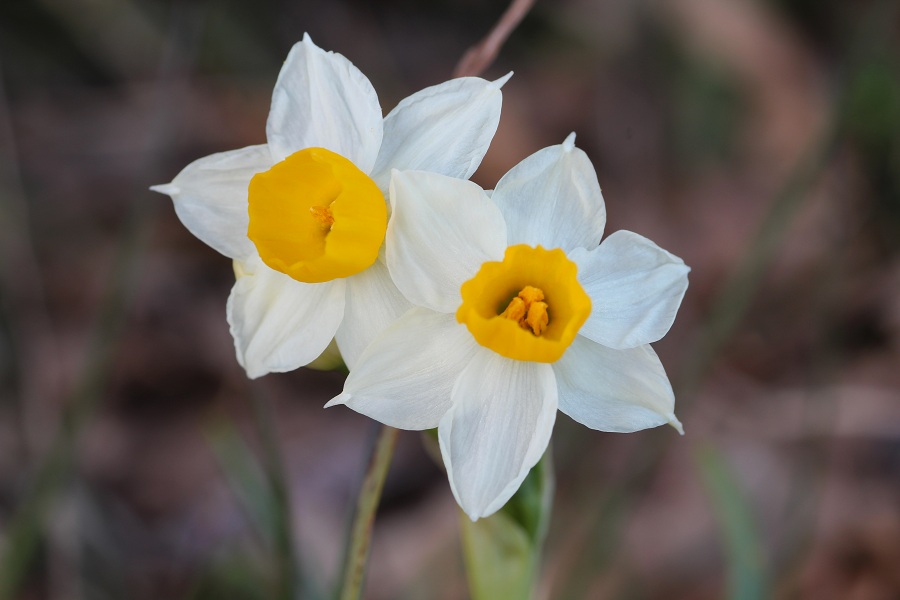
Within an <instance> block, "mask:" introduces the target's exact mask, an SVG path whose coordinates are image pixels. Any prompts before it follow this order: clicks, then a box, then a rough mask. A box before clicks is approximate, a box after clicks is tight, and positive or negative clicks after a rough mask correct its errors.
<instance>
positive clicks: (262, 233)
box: [247, 148, 387, 283]
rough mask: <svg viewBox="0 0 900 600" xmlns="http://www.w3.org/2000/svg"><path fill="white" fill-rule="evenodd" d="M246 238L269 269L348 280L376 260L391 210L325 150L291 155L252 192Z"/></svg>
mask: <svg viewBox="0 0 900 600" xmlns="http://www.w3.org/2000/svg"><path fill="white" fill-rule="evenodd" d="M249 213H250V225H249V228H248V230H247V235H248V237H249V238H250V240H251V241H252V242H253V243H254V244H255V245H256V249H257V251H258V252H259V256H260V258H262V260H263V262H264V263H265V264H266V265H268V266H269V267H270V268H272V269H275V270H276V271H280V272H281V273H284V274H286V275H289V276H290V277H292V278H294V279H296V280H297V281H303V282H305V283H322V282H325V281H331V280H333V279H339V278H342V277H349V276H350V275H354V274H356V273H359V272H360V271H362V270H364V269H366V268H368V267H369V266H371V265H372V264H373V263H374V262H375V260H376V259H377V258H378V249H379V248H380V247H381V243H382V242H383V241H384V233H385V230H386V228H387V205H386V204H385V201H384V197H383V196H382V194H381V191H380V190H379V189H378V186H377V185H375V182H374V181H372V179H371V178H370V177H369V176H368V175H366V174H365V173H363V172H362V171H360V170H359V169H358V168H357V167H356V165H354V164H353V163H352V162H350V161H349V160H347V159H346V158H344V157H343V156H341V155H339V154H336V153H334V152H331V151H330V150H326V149H324V148H306V149H305V150H300V151H299V152H295V153H294V154H291V155H290V156H288V157H287V158H286V159H284V160H283V161H281V162H279V163H277V164H276V165H275V166H273V167H272V168H271V169H269V170H268V171H264V172H262V173H257V174H256V175H254V177H253V179H251V180H250V187H249Z"/></svg>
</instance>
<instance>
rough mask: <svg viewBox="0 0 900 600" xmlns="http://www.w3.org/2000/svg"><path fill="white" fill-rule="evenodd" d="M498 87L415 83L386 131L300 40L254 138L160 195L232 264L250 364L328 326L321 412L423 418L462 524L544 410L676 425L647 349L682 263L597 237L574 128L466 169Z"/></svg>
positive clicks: (636, 241) (236, 312)
mask: <svg viewBox="0 0 900 600" xmlns="http://www.w3.org/2000/svg"><path fill="white" fill-rule="evenodd" d="M504 81H505V80H500V81H497V82H493V83H491V82H487V81H484V80H481V79H477V78H464V79H457V80H452V81H450V82H447V83H444V84H441V85H439V86H435V87H433V88H428V89H426V90H423V91H422V92H419V93H417V94H414V95H413V96H410V97H409V98H407V99H406V100H404V101H402V102H401V103H400V104H399V105H398V107H397V108H396V109H395V110H394V111H392V112H391V113H390V114H389V115H388V116H387V118H385V119H384V122H383V123H382V121H381V113H380V108H379V106H378V102H377V99H376V97H375V94H374V91H372V89H371V86H370V85H369V83H368V80H366V79H365V77H364V76H363V75H362V74H361V73H359V71H357V70H356V69H355V67H353V65H351V64H350V63H349V62H348V61H347V60H346V59H344V58H343V57H341V56H340V55H335V54H331V53H325V52H323V51H322V50H320V49H319V48H317V47H316V46H314V45H313V44H312V42H311V41H310V40H309V38H304V40H303V41H302V42H301V43H299V44H297V45H296V46H295V47H294V49H293V50H292V51H291V54H290V55H289V57H288V60H287V62H286V64H285V67H284V69H282V72H281V75H280V76H279V79H278V82H277V83H276V87H275V93H274V95H273V102H272V112H271V114H270V116H269V122H268V125H267V136H268V141H269V144H268V146H258V147H253V148H247V149H244V150H238V151H235V152H231V153H224V154H221V155H214V156H212V157H208V158H206V159H201V160H199V161H197V162H195V163H193V164H192V165H189V166H188V167H187V168H186V169H185V170H184V171H182V173H181V174H179V175H178V177H176V178H175V180H174V181H173V182H172V183H171V184H168V185H166V186H160V187H158V188H155V189H157V190H159V191H162V192H165V193H169V194H170V195H172V197H173V199H174V200H175V206H176V211H177V212H178V215H179V217H180V218H181V220H182V221H183V222H184V223H185V225H186V226H187V227H188V228H189V229H190V230H191V231H192V232H193V233H194V234H195V235H197V236H198V237H199V238H200V239H201V240H203V241H205V242H207V243H208V244H209V245H211V246H213V247H214V248H216V249H217V250H219V251H220V252H222V253H223V254H226V255H227V256H230V257H231V258H233V259H234V260H235V273H236V274H237V282H236V284H235V287H234V290H233V291H232V294H231V297H230V298H229V302H228V320H229V323H230V325H231V331H232V334H233V336H234V339H235V346H236V349H237V355H238V360H239V361H240V362H241V364H242V365H243V366H244V367H245V368H246V370H247V373H248V375H249V376H251V377H257V376H259V375H262V374H264V373H267V372H271V371H286V370H290V369H293V368H297V367H299V366H302V365H305V364H308V363H309V362H310V361H312V360H313V359H315V358H316V357H317V356H318V355H319V354H321V353H322V352H323V351H324V350H325V348H326V346H327V345H328V343H329V342H330V341H331V339H332V337H333V338H334V339H335V341H336V343H337V346H338V348H339V349H340V351H341V353H342V355H343V357H344V360H345V362H346V363H347V365H348V366H349V367H350V375H349V377H348V378H347V381H346V383H345V386H344V391H343V393H342V394H340V395H339V396H337V397H336V398H334V399H333V400H332V401H331V402H329V403H328V405H327V406H333V405H336V404H346V405H347V406H349V407H350V408H352V409H354V410H356V411H358V412H360V413H363V414H365V415H368V416H370V417H372V418H374V419H377V420H379V421H381V422H383V423H385V424H388V425H391V426H394V427H399V428H404V429H430V428H435V427H437V429H438V434H439V436H438V437H439V442H440V448H441V453H442V456H443V459H444V463H445V466H446V467H447V472H448V476H449V480H450V485H451V489H452V490H453V494H454V496H455V497H456V499H457V501H458V502H459V504H460V506H461V507H462V508H463V510H465V512H466V513H467V514H468V515H469V516H470V517H471V518H472V519H477V518H479V517H482V516H486V515H489V514H491V513H493V512H494V511H496V510H498V509H499V508H500V507H502V506H503V505H504V504H505V503H506V501H507V500H508V499H509V498H510V497H511V496H512V495H513V494H514V493H515V491H516V490H517V489H518V487H519V485H520V484H521V482H522V480H523V479H524V477H525V476H526V475H527V473H528V471H529V470H530V469H531V467H533V466H534V464H535V463H536V462H537V461H538V460H539V459H540V457H541V456H542V455H543V453H544V451H545V450H546V447H547V444H548V442H549V439H550V434H551V432H552V428H553V424H554V422H555V418H556V411H557V409H559V410H562V411H563V412H565V413H566V414H568V415H569V416H571V417H572V418H574V419H575V420H577V421H579V422H581V423H583V424H585V425H587V426H588V427H591V428H593V429H598V430H603V431H635V430H639V429H644V428H647V427H655V426H657V425H661V424H665V423H669V424H672V425H673V426H674V427H676V428H677V429H679V430H680V428H681V425H680V423H679V422H678V420H677V419H676V417H675V415H674V396H673V394H672V389H671V386H670V385H669V381H668V378H667V377H666V374H665V371H664V370H663V367H662V365H661V364H660V362H659V360H658V358H657V357H656V354H655V353H654V352H653V350H652V348H651V347H650V346H649V344H650V343H651V342H654V341H656V340H658V339H660V338H661V337H662V336H663V335H665V333H666V332H667V331H668V329H669V327H670V326H671V324H672V321H673V319H674V317H675V313H676V311H677V309H678V306H679V304H680V302H681V299H682V297H683V295H684V292H685V290H686V287H687V273H688V271H689V269H688V268H687V267H686V266H685V265H684V263H683V262H682V261H681V260H680V259H678V258H677V257H675V256H673V255H671V254H669V253H668V252H666V251H664V250H662V249H660V248H659V247H657V246H656V245H655V244H653V243H652V242H650V241H649V240H647V239H646V238H643V237H641V236H639V235H637V234H634V233H630V232H626V231H620V232H616V233H614V234H612V235H610V236H608V237H607V238H606V239H605V240H603V241H602V243H601V237H602V234H603V229H604V227H605V221H606V210H605V205H604V202H603V197H602V195H601V192H600V187H599V184H598V182H597V177H596V174H595V172H594V170H593V167H592V166H591V164H590V161H589V160H588V159H587V157H586V155H585V154H584V152H582V151H581V150H579V149H578V148H576V147H575V143H574V135H571V136H569V138H567V139H566V141H565V142H564V143H563V144H561V145H558V146H553V147H550V148H545V149H543V150H541V151H539V152H537V153H535V154H533V155H532V156H530V157H528V158H526V159H525V160H523V161H522V162H521V163H520V164H519V165H517V166H516V167H514V168H513V169H512V170H511V171H510V172H509V173H508V174H507V175H505V176H504V177H503V178H502V179H501V180H500V181H499V182H498V184H497V186H496V188H495V189H494V190H493V192H486V191H484V190H482V189H481V188H480V187H478V186H477V185H475V184H474V183H471V182H469V181H467V179H468V177H469V176H470V175H471V174H472V172H474V170H475V168H476V167H477V166H478V164H479V163H480V161H481V159H482V157H483V155H484V153H485V152H486V150H487V146H488V144H489V142H490V140H491V138H492V137H493V133H494V131H495V129H496V126H497V122H498V119H499V113H500V86H501V85H502V83H503V82H504ZM385 194H386V196H387V199H388V200H389V204H390V216H389V218H388V215H387V213H388V210H387V206H386V205H385V203H384V195H385ZM382 239H383V240H384V244H383V245H382Z"/></svg>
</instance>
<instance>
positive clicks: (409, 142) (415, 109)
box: [372, 77, 508, 192]
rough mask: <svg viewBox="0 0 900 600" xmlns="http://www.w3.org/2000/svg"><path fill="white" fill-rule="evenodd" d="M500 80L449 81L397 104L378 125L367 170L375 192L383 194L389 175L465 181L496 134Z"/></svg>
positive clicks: (476, 166)
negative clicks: (376, 147)
mask: <svg viewBox="0 0 900 600" xmlns="http://www.w3.org/2000/svg"><path fill="white" fill-rule="evenodd" d="M506 79H508V77H506V78H504V79H502V80H499V81H493V82H491V81H485V80H484V79H481V78H478V77H462V78H460V79H452V80H450V81H447V82H444V83H442V84H440V85H435V86H432V87H429V88H425V89H424V90H422V91H420V92H416V93H415V94H413V95H412V96H409V97H407V98H405V99H404V100H402V101H401V102H400V104H398V105H397V107H396V108H395V109H394V110H392V111H391V112H390V114H388V116H387V117H385V119H384V141H383V143H382V145H381V151H380V152H379V153H378V160H377V161H376V162H375V168H374V169H373V170H372V178H373V179H374V180H375V182H376V183H377V184H378V185H379V187H380V188H381V189H382V190H383V191H385V192H386V191H387V189H388V183H389V181H390V177H391V169H401V170H417V171H431V172H433V173H440V174H442V175H449V176H450V177H459V178H461V179H468V178H469V177H471V176H472V173H474V172H475V170H476V169H477V168H478V165H480V164H481V159H482V158H484V155H485V153H486V152H487V149H488V146H489V145H490V143H491V139H492V138H493V137H494V132H496V131H497V124H498V123H499V122H500V103H501V99H502V94H501V92H500V87H501V86H502V85H503V84H504V83H505V82H506Z"/></svg>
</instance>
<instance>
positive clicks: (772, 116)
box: [0, 0, 900, 600]
mask: <svg viewBox="0 0 900 600" xmlns="http://www.w3.org/2000/svg"><path fill="white" fill-rule="evenodd" d="M505 7H506V3H505V2H503V1H499V0H491V1H489V2H488V1H477V0H459V1H456V2H451V1H449V0H439V1H435V2H413V1H412V0H388V1H383V2H368V1H365V0H308V1H306V0H295V1H288V0H258V1H256V2H253V3H249V2H241V1H239V0H217V1H213V0H192V1H176V0H169V1H167V2H165V1H160V0H3V2H0V267H2V272H0V276H2V279H0V598H10V599H12V598H17V599H69V598H72V599H75V598H77V599H98V600H99V599H136V600H143V599H149V600H157V599H198V600H199V599H228V600H231V599H235V600H243V599H247V600H255V599H265V598H271V597H272V593H273V592H272V590H273V586H274V585H275V580H276V578H277V571H278V570H279V569H280V568H282V567H283V564H282V563H280V562H279V561H280V560H283V557H284V556H285V552H287V551H286V548H289V547H288V545H287V544H288V542H292V543H293V548H294V550H293V551H294V552H295V554H296V559H297V564H298V565H299V566H298V569H299V578H300V580H301V582H302V586H303V597H304V598H307V597H308V598H319V597H322V594H323V593H324V592H325V591H327V590H329V589H330V587H331V586H332V584H333V582H334V580H335V577H336V573H337V570H338V565H339V561H340V553H341V547H342V543H343V539H344V535H345V533H344V532H345V528H346V523H347V518H348V515H349V513H350V508H351V506H352V504H353V501H354V498H355V494H356V491H357V487H358V485H359V481H360V477H361V474H362V472H363V469H364V468H365V461H366V456H367V452H368V447H369V445H370V444H371V442H372V438H373V432H374V431H375V429H374V426H373V424H372V423H371V422H370V421H369V420H367V419H366V418H364V417H362V416H360V415H357V414H356V413H354V412H352V411H350V410H349V409H346V408H344V407H338V408H333V409H329V410H322V405H323V404H324V403H325V402H326V401H327V400H328V399H330V398H331V397H332V396H333V395H334V394H336V393H337V392H338V391H339V390H340V387H341V385H342V381H343V376H342V375H341V374H340V373H327V372H316V371H310V370H306V369H301V370H299V371H297V372H294V373H289V374H282V375H269V376H267V377H264V378H263V379H261V380H258V381H256V382H253V383H252V384H251V383H250V382H248V381H247V379H246V377H245V375H244V373H243V371H242V370H241V369H240V367H239V366H238V364H237V362H236V360H235V358H234V350H233V346H232V342H231V339H230V336H229V334H228V328H227V325H226V323H225V300H226V298H227V295H228V292H229V289H230V287H231V285H232V283H233V273H232V268H231V264H230V261H229V260H227V259H226V258H224V257H222V256H220V255H218V254H216V253H215V252H214V251H213V250H211V249H210V248H208V247H206V246H204V245H203V244H202V243H201V242H199V241H198V240H196V239H195V238H194V237H193V236H191V235H190V234H189V233H188V232H187V230H186V229H184V228H183V227H182V226H181V224H180V223H179V222H178V220H177V219H176V217H175V215H174V212H173V210H172V206H171V202H170V200H169V199H168V198H167V197H165V196H162V195H158V194H153V193H152V192H149V191H148V189H147V188H148V186H150V185H152V184H158V183H164V182H167V181H170V180H171V179H172V178H173V177H174V176H175V174H177V173H178V171H179V170H180V169H181V168H182V167H184V166H185V165H187V164H188V163H189V162H190V161H192V160H194V159H196V158H199V157H202V156H206V155H208V154H211V153H213V152H218V151H223V150H229V149H234V148H239V147H243V146H247V145H251V144H258V143H262V142H264V140H265V135H264V131H265V120H266V115H267V112H268V104H269V99H270V94H271V90H272V86H273V84H274V81H275V78H276V76H277V73H278V70H279V68H280V66H281V63H282V61H283V60H284V57H285V56H286V55H287V52H288V50H289V48H290V46H291V45H292V44H293V43H294V42H296V41H298V40H299V39H300V38H301V37H302V35H303V33H304V32H309V33H310V35H311V36H312V38H313V40H315V42H316V43H317V44H318V45H320V46H321V47H323V48H325V49H328V50H335V51H337V52H340V53H342V54H344V55H345V56H347V57H348V58H349V59H350V60H351V61H353V62H354V63H355V64H356V65H357V66H358V67H359V68H360V69H361V70H362V71H363V72H364V73H365V74H366V75H367V76H368V77H369V78H370V79H371V80H372V82H373V84H374V86H375V88H376V89H377V90H378V93H379V98H380V100H381V104H382V107H383V108H384V110H385V112H387V111H388V110H390V108H392V107H393V106H394V105H395V104H396V102H397V101H398V100H399V99H401V98H403V97H404V96H406V95H408V94H410V93H412V92H414V91H416V90H418V89H421V88H422V87H424V86H427V85H432V84H436V83H439V82H441V81H443V80H445V79H446V78H448V77H449V76H450V74H451V72H452V71H453V68H454V65H455V64H456V62H457V61H458V60H459V58H460V57H461V56H462V54H463V53H464V51H465V50H466V49H467V48H468V47H470V46H471V45H472V44H474V43H476V42H477V41H478V40H479V39H480V38H482V37H483V36H484V35H485V34H486V33H487V32H488V31H489V30H490V28H491V27H492V26H493V24H494V23H495V21H496V20H497V19H498V17H499V16H500V14H501V13H502V12H503V10H504V9H505ZM510 70H512V71H515V75H514V77H513V78H512V79H511V80H510V82H509V83H508V84H507V85H506V86H505V87H504V89H503V92H504V98H503V116H502V119H501V123H500V128H499V131H498V132H497V135H496V137H495V139H494V142H493V145H492V147H491V150H490V152H489V153H488V155H487V157H486V159H485V160H484V163H483V165H482V167H481V169H480V170H479V171H478V173H477V174H476V176H475V177H474V179H475V180H476V181H477V182H478V183H480V184H481V185H482V186H484V187H486V188H490V187H493V185H494V184H495V183H496V181H497V180H498V178H499V177H500V176H501V175H502V174H503V173H504V172H505V171H506V170H507V169H509V168H510V167H511V166H513V165H514V164H516V163H517V162H518V161H520V160H521V159H523V158H524V157H526V156H527V155H529V154H531V153H533V152H534V151H536V150H538V149H540V148H542V147H544V146H547V145H551V144H557V143H560V142H561V141H562V140H563V139H564V137H565V136H566V135H567V134H568V133H569V132H571V131H575V132H577V134H578V145H579V146H580V147H581V148H583V149H584V150H585V151H586V152H587V153H588V155H589V156H590V158H591V159H592V161H593V163H594V165H595V167H596V170H597V172H598V176H599V178H600V182H601V185H602V186H603V191H604V196H605V198H606V202H607V209H608V213H609V225H608V231H615V230H617V229H629V230H633V231H636V232H638V233H640V234H642V235H645V236H647V237H649V238H651V239H652V240H654V241H655V242H657V243H658V244H659V245H661V246H662V247H664V248H666V249H667V250H669V251H671V252H673V253H674V254H676V255H678V256H681V257H682V258H684V260H685V262H687V264H689V265H690V266H691V267H692V269H693V270H692V272H691V275H690V280H691V284H690V288H689V290H688V293H687V296H686V297H685V300H684V304H683V306H682V308H681V312H680V314H679V317H678V319H677V320H676V323H675V325H674V327H673V328H672V331H671V332H670V333H669V335H668V336H667V337H666V338H664V339H663V340H662V341H661V342H659V343H658V344H656V348H657V351H658V353H659V354H660V356H661V358H662V361H663V364H664V365H666V368H667V370H668V372H669V374H670V377H671V379H672V381H673V384H674V385H675V390H676V398H677V404H676V411H677V413H678V415H679V417H680V419H681V421H682V422H683V423H684V426H685V430H686V435H685V436H684V437H680V436H678V435H677V434H676V433H675V431H674V430H672V429H671V428H659V429H655V430H650V431H644V432H640V433H635V434H629V435H619V434H606V433H599V432H595V431H590V430H588V429H586V428H584V427H582V426H580V425H578V424H576V423H574V422H572V421H571V420H570V419H568V418H567V417H565V416H564V415H560V416H559V418H558V420H557V425H556V431H555V435H554V440H555V441H554V448H553V451H554V463H555V466H556V482H557V492H556V495H555V504H554V512H553V517H552V520H551V523H550V529H549V534H548V538H547V543H546V546H545V552H544V561H543V569H542V571H541V574H540V583H539V586H538V587H539V595H538V597H540V598H553V599H556V598H597V599H603V598H634V599H644V598H646V599H657V598H659V599H662V598H665V599H673V598H678V599H681V598H684V599H707V598H708V599H714V598H724V597H732V598H746V599H748V600H749V599H752V598H785V599H787V598H815V599H829V598H840V599H853V600H857V599H858V600H864V599H865V600H869V599H873V600H874V599H894V598H900V4H898V3H897V2H896V0H884V1H882V0H859V1H856V2H841V1H839V0H558V1H555V2H550V1H546V0H545V1H543V2H540V1H539V2H538V3H537V4H536V6H535V7H534V9H533V10H532V12H531V13H530V14H529V15H528V16H527V18H526V19H525V20H524V22H523V23H522V24H521V26H520V27H519V29H518V30H517V31H516V32H514V33H513V35H512V37H511V39H510V40H509V42H508V43H507V44H506V46H505V47H504V48H503V50H502V52H501V53H500V56H499V58H498V60H497V61H496V63H495V64H494V65H493V66H492V67H491V68H490V69H489V71H488V72H487V74H486V76H487V77H490V78H496V77H499V76H502V75H503V74H505V73H506V72H508V71H510ZM279 454H280V456H279ZM279 472H283V474H284V477H283V478H280V477H278V476H277V474H278V473H279ZM285 522H288V523H289V529H290V533H291V536H289V539H288V538H287V537H285V536H279V535H278V531H284V530H285V528H284V527H283V525H284V523H285ZM458 535H459V534H458V513H457V509H456V507H455V504H454V501H453V499H452V497H451V495H450V490H449V487H448V485H447V482H446V478H445V476H444V475H443V474H442V472H441V471H440V469H439V468H438V467H437V466H436V465H435V463H434V461H433V460H432V458H431V457H430V455H429V454H428V453H427V451H426V450H425V449H424V446H423V444H422V438H421V437H420V434H417V433H413V432H403V433H402V434H401V437H400V441H399V446H398V451H397V455H396V456H395V460H394V463H393V466H392V469H391V472H390V475H389V478H388V481H387V485H386V488H385V491H384V497H383V502H382V505H381V509H380V511H379V515H378V519H377V522H376V525H375V532H374V546H373V554H372V559H371V562H370V568H369V575H368V580H367V587H366V594H365V597H366V598H373V599H395V598H405V599H415V598H421V599H428V598H441V599H444V598H447V599H453V598H465V597H466V595H467V592H466V585H465V579H464V571H463V566H462V560H461V558H460V549H459V544H460V542H459V537H458ZM287 554H288V555H289V554H290V553H289V552H288V553H287ZM501 600H502V599H501Z"/></svg>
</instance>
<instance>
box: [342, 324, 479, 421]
mask: <svg viewBox="0 0 900 600" xmlns="http://www.w3.org/2000/svg"><path fill="white" fill-rule="evenodd" d="M476 347H477V343H476V342H475V340H474V339H473V338H472V336H471V335H470V334H469V332H468V330H467V329H466V328H465V326H464V325H460V324H459V323H457V322H456V319H454V318H453V316H452V315H445V314H442V313H436V312H434V311H431V310H428V309H426V308H420V307H417V308H413V309H411V310H409V312H407V313H406V314H404V315H403V316H402V317H400V318H399V319H397V320H396V321H394V323H393V324H392V325H390V326H389V327H388V328H387V329H385V330H384V331H383V332H382V333H381V335H379V336H378V337H376V338H375V341H373V342H372V344H370V345H369V346H368V347H367V348H366V350H365V351H364V352H363V353H362V356H361V357H360V358H359V360H358V361H357V364H356V366H355V367H354V368H353V370H351V371H350V375H349V376H348V377H347V381H346V382H345V383H344V392H343V393H342V394H341V395H339V396H337V397H336V398H334V399H333V400H332V401H331V402H329V403H328V404H327V405H326V407H327V406H335V405H337V404H346V405H347V406H349V407H350V408H352V409H353V410H355V411H357V412H359V413H362V414H364V415H366V416H369V417H371V418H373V419H375V420H376V421H381V422H382V423H384V424H386V425H390V426H391V427H399V428H400V429H414V430H420V429H432V428H434V427H437V425H438V422H439V421H440V420H441V417H442V416H443V415H444V413H446V412H447V409H449V408H450V392H451V390H452V389H453V383H454V381H456V378H457V376H458V375H459V374H460V373H461V372H462V370H463V369H464V368H465V366H466V364H468V362H469V360H470V359H471V357H472V354H473V353H474V352H475V349H476Z"/></svg>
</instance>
